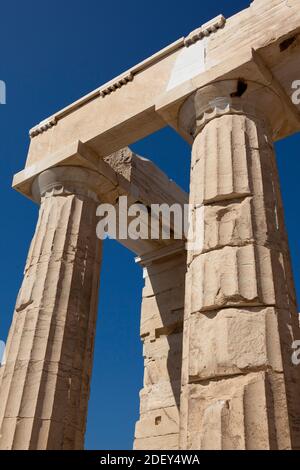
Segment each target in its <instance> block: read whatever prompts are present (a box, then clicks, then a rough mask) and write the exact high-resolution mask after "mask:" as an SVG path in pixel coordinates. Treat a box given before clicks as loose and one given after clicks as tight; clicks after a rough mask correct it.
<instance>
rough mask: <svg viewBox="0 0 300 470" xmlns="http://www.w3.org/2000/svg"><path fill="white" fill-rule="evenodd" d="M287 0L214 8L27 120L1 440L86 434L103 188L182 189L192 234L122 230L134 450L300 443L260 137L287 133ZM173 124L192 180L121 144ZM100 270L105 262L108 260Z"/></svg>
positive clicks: (279, 217)
mask: <svg viewBox="0 0 300 470" xmlns="http://www.w3.org/2000/svg"><path fill="white" fill-rule="evenodd" d="M299 7H300V4H299V0H254V1H253V2H252V3H251V4H250V5H249V8H247V9H245V10H244V11H242V12H240V13H238V14H236V15H234V16H233V17H231V18H226V19H225V18H224V17H223V16H222V15H220V16H219V17H217V18H215V19H213V20H212V21H210V22H208V23H206V24H205V25H203V26H201V27H200V28H199V29H197V30H196V31H193V32H192V33H191V34H189V35H188V36H187V37H186V38H181V39H179V40H178V41H176V42H175V43H173V44H171V45H170V46H168V47H166V48H165V49H163V50H161V51H160V52H158V53H157V54H155V55H154V56H152V57H150V58H148V59H146V60H145V61H144V62H142V63H140V64H138V65H136V66H135V67H132V68H131V69H130V70H128V71H127V72H125V73H124V74H121V75H120V76H119V77H117V78H115V79H113V80H112V81H111V82H109V83H107V84H105V85H104V86H101V87H100V88H99V89H97V90H95V91H94V92H92V93H90V94H89V95H87V96H84V97H83V98H81V99H80V100H78V101H77V102H75V103H73V104H71V105H70V106H68V107H67V108H65V109H63V110H61V111H59V112H58V113H56V114H55V115H53V116H51V117H50V118H48V119H46V120H45V121H43V122H42V123H40V124H39V125H37V126H36V127H35V128H33V129H32V130H31V131H30V137H31V141H30V148H29V153H28V157H27V161H26V165H25V169H24V170H23V171H21V172H20V173H18V174H17V175H15V177H14V181H13V187H14V188H15V189H16V190H17V191H19V192H21V193H22V194H23V195H25V196H27V197H28V198H30V199H31V200H33V201H35V202H37V203H38V204H40V212H39V219H38V223H37V227H36V230H35V234H34V237H33V240H32V244H31V247H30V251H29V255H28V259H27V263H26V267H25V273H24V280H23V284H22V287H21V289H20V292H19V295H18V299H17V302H16V308H15V312H14V316H13V321H12V325H11V329H10V333H9V337H8V343H7V350H6V363H5V364H4V365H3V366H2V367H1V368H0V449H14V450H17V449H34V450H36V449H39V450H41V449H59V450H67V449H82V448H83V447H84V434H85V427H86V416H87V406H88V398H89V390H90V379H91V370H92V361H93V343H94V336H95V320H96V315H97V297H98V285H99V276H100V265H101V251H102V242H101V240H99V239H98V238H97V236H96V208H97V205H98V204H99V203H100V202H109V203H111V204H113V205H117V204H118V200H119V197H120V196H121V195H126V196H128V198H129V200H130V201H132V202H133V203H134V202H137V201H141V202H143V203H144V204H145V205H146V206H148V205H150V204H152V203H154V202H156V203H159V204H161V203H166V204H173V203H179V204H181V205H184V204H186V203H187V202H188V201H189V203H190V211H191V212H190V220H191V221H192V224H193V223H194V224H195V223H196V222H195V220H196V218H197V220H200V221H201V224H202V225H201V230H200V235H199V240H198V242H199V243H198V246H197V248H195V249H188V250H186V249H185V247H186V245H185V240H181V241H180V240H174V239H171V240H163V239H159V240H134V241H133V240H120V242H121V243H123V244H125V246H127V247H128V248H129V249H130V250H132V251H133V252H134V253H135V254H136V256H137V261H138V262H139V263H140V264H141V266H142V267H143V271H144V278H145V287H144V289H143V293H142V298H143V301H142V312H141V338H142V341H143V347H144V360H145V374H144V387H143V389H142V391H141V393H140V418H139V421H138V422H137V424H136V430H135V442H134V448H135V449H155V450H157V449H183V450H186V449H193V450H203V449H214V450H221V449H224V450H226V449H233V450H243V449H247V450H253V449H265V450H268V449H300V401H299V396H300V366H298V367H296V366H295V365H294V364H293V363H292V360H291V357H292V353H293V351H292V344H293V342H294V341H295V340H297V339H300V331H299V320H298V310H297V302H296V295H295V289H294V284H293V277H292V271H291V262H290V254H289V248H288V240H287V235H286V230H285V226H284V215H283V206H282V199H281V194H280V187H279V180H278V172H277V167H276V157H275V153H274V147H273V143H274V142H275V141H278V140H280V139H283V138H285V137H287V136H289V135H291V134H293V133H296V132H298V131H300V104H297V103H296V104H295V103H294V102H293V99H292V95H293V93H294V91H295V90H294V89H293V83H294V82H295V81H296V80H300V69H299V61H300V8H299ZM167 125H168V126H171V127H172V128H173V129H175V130H176V131H177V132H178V133H179V134H180V135H181V136H182V137H183V138H184V139H186V140H187V141H188V142H189V143H190V144H191V147H192V158H191V180H190V194H189V196H188V195H186V194H185V193H184V192H183V191H182V190H181V189H180V188H178V187H177V186H176V184H175V183H173V182H171V181H170V180H169V178H168V177H167V176H166V175H164V174H163V173H162V172H161V171H160V170H159V169H158V168H157V167H156V166H155V165H154V164H152V162H151V161H149V160H146V159H143V158H140V157H138V156H137V155H135V154H133V153H132V152H131V151H130V150H129V148H128V146H130V144H132V143H133V142H136V141H137V140H139V139H142V138H143V137H145V136H147V135H149V134H151V133H154V132H155V131H157V130H159V129H161V128H162V127H164V126H167ZM103 275H105V273H103Z"/></svg>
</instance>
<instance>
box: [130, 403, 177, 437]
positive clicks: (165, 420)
mask: <svg viewBox="0 0 300 470" xmlns="http://www.w3.org/2000/svg"><path fill="white" fill-rule="evenodd" d="M178 430H179V410H178V407H177V406H172V407H170V408H162V409H157V410H155V411H151V412H148V413H146V414H142V415H141V417H140V421H138V422H137V424H136V428H135V438H136V439H145V438H147V437H155V436H166V435H168V434H177V435H179V434H178Z"/></svg>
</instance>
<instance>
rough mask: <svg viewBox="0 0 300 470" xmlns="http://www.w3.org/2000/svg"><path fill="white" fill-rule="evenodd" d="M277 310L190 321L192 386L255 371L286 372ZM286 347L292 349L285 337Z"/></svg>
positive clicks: (234, 312) (206, 316)
mask: <svg viewBox="0 0 300 470" xmlns="http://www.w3.org/2000/svg"><path fill="white" fill-rule="evenodd" d="M278 315H280V313H277V312H276V311H275V309H274V308H272V307H269V308H266V309H260V308H254V309H253V308H252V309H248V310H241V309H234V308H228V309H226V310H220V311H218V312H216V313H215V312H213V313H210V314H209V313H205V314H204V313H198V314H195V315H193V316H192V318H191V320H190V340H189V341H190V343H189V344H190V346H189V347H190V350H189V355H190V363H189V376H190V382H197V381H199V380H205V379H211V378H214V377H222V376H228V375H235V374H241V373H246V372H251V371H255V370H262V369H264V370H267V369H272V370H274V371H276V372H282V371H283V365H282V356H281V350H280V337H279V334H280V330H279V328H280V326H279V324H278ZM284 346H285V347H290V344H289V337H288V336H287V337H286V341H285V344H284Z"/></svg>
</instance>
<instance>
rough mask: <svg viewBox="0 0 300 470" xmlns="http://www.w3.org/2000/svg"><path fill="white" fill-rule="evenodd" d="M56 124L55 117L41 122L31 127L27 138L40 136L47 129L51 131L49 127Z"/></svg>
mask: <svg viewBox="0 0 300 470" xmlns="http://www.w3.org/2000/svg"><path fill="white" fill-rule="evenodd" d="M56 124H57V119H56V117H53V118H50V119H48V120H46V121H42V122H41V123H40V124H38V125H37V126H36V127H33V128H32V129H31V130H30V131H29V136H30V137H35V136H36V135H39V134H42V133H43V132H45V131H47V130H48V129H51V127H53V126H56Z"/></svg>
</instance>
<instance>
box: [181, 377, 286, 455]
mask: <svg viewBox="0 0 300 470" xmlns="http://www.w3.org/2000/svg"><path fill="white" fill-rule="evenodd" d="M184 393H185V394H186V399H187V401H188V408H187V414H188V420H187V421H188V429H187V443H186V448H187V449H201V450H221V449H222V450H266V449H272V450H275V449H290V448H291V440H290V428H289V422H288V414H287V403H286V390H285V385H284V376H283V374H270V373H269V374H267V373H265V372H258V373H254V374H252V373H251V374H247V375H245V376H238V377H236V378H228V379H221V380H218V381H212V382H207V383H203V384H201V383H199V384H194V385H189V386H188V388H187V389H186V390H185V392H184Z"/></svg>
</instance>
